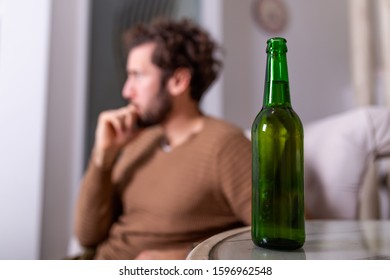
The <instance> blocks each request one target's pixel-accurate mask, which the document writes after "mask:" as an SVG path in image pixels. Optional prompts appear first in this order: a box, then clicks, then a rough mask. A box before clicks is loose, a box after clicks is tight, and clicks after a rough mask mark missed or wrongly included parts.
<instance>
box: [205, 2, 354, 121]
mask: <svg viewBox="0 0 390 280" xmlns="http://www.w3.org/2000/svg"><path fill="white" fill-rule="evenodd" d="M205 2H206V3H207V5H208V6H207V7H206V8H205V9H206V10H207V11H208V13H209V14H210V13H211V14H212V13H214V14H215V16H214V18H213V17H212V16H209V20H208V21H207V22H206V25H207V23H209V24H210V21H211V24H213V23H212V21H213V20H214V21H215V18H219V17H220V16H219V13H220V11H218V10H215V11H212V10H210V7H211V8H212V7H213V6H214V4H209V3H208V1H205ZM217 2H219V1H217ZM283 2H284V3H286V5H287V8H288V12H289V24H288V26H287V29H286V30H285V31H284V32H282V33H280V34H269V33H266V32H265V31H263V30H261V29H260V28H258V26H257V25H256V24H255V21H254V20H253V18H252V16H251V11H252V6H251V5H252V3H253V1H252V0H240V1H236V0H223V1H221V5H222V23H221V25H222V27H221V28H220V30H222V34H221V35H220V36H219V39H221V42H222V45H223V46H224V48H225V50H226V57H225V68H224V72H223V82H222V85H221V86H220V90H221V91H222V93H220V94H221V96H222V97H221V98H220V99H221V102H222V105H221V104H219V106H222V108H219V109H218V111H219V112H223V116H224V117H225V118H226V119H228V120H229V121H231V122H233V123H236V124H237V125H239V126H241V127H242V128H249V127H250V126H251V125H252V121H253V119H254V118H255V116H256V114H257V113H258V112H259V110H260V109H261V106H262V99H263V88H264V71H265V59H266V53H265V48H266V41H267V39H268V38H270V37H273V36H283V37H285V38H286V39H287V44H288V48H289V52H288V64H289V76H290V90H291V98H292V105H293V107H294V109H295V110H296V111H297V113H298V114H299V115H300V117H301V119H302V121H303V122H310V121H312V120H315V119H318V118H321V117H324V116H327V115H330V114H333V113H338V112H341V111H344V110H346V109H348V108H350V107H352V106H353V105H354V100H353V96H352V92H351V81H350V62H349V59H350V57H349V41H348V39H349V34H348V32H349V30H348V29H349V26H348V1H347V0H343V1H340V0H327V1H309V0H283ZM206 3H205V4H206ZM205 4H204V5H205ZM206 20H207V19H206ZM205 101H206V102H207V101H208V100H205ZM205 106H206V107H210V106H208V105H207V104H205ZM211 107H212V106H211Z"/></svg>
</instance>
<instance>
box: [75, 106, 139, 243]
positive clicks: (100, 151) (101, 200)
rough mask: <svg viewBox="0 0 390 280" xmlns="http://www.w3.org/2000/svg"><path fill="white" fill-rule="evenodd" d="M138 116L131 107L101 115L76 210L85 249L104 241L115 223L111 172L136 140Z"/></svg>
mask: <svg viewBox="0 0 390 280" xmlns="http://www.w3.org/2000/svg"><path fill="white" fill-rule="evenodd" d="M136 120H137V116H136V114H135V110H134V108H132V107H131V106H130V105H129V106H126V107H123V108H120V109H117V110H111V111H105V112H102V113H101V114H100V115H99V119H98V125H97V128H96V132H95V144H94V148H93V152H92V156H91V159H90V162H89V165H88V169H87V171H86V173H85V175H84V178H83V180H82V183H81V188H80V194H79V199H78V202H77V206H76V218H75V228H76V235H77V237H78V238H79V241H80V243H81V245H83V246H95V245H97V244H98V243H100V242H101V241H103V240H104V239H105V238H106V236H107V234H108V231H109V230H110V227H111V224H112V223H113V216H114V215H113V214H114V207H115V206H117V205H116V204H117V203H119V202H115V201H114V192H115V190H114V183H113V180H112V170H113V169H114V164H115V160H116V158H117V157H118V154H119V152H120V151H121V150H122V149H123V147H124V146H125V145H126V144H127V143H129V141H131V140H132V139H134V138H135V137H136V135H137V134H138V131H136V129H135V123H136Z"/></svg>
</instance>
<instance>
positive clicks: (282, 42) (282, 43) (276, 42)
mask: <svg viewBox="0 0 390 280" xmlns="http://www.w3.org/2000/svg"><path fill="white" fill-rule="evenodd" d="M271 52H278V53H286V52H287V40H286V39H285V38H281V37H275V38H271V39H269V40H268V41H267V53H271Z"/></svg>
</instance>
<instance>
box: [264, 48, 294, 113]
mask: <svg viewBox="0 0 390 280" xmlns="http://www.w3.org/2000/svg"><path fill="white" fill-rule="evenodd" d="M267 52H268V54H267V68H266V74H265V85H264V99H263V106H264V107H291V100H290V86H289V80H288V69H287V55H286V52H285V51H277V50H275V51H269V50H268V51H267Z"/></svg>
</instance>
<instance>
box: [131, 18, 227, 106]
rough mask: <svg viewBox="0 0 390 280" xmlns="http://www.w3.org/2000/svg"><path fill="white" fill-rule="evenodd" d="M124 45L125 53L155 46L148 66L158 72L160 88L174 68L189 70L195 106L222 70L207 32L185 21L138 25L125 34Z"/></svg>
mask: <svg viewBox="0 0 390 280" xmlns="http://www.w3.org/2000/svg"><path fill="white" fill-rule="evenodd" d="M124 42H125V47H126V51H127V52H126V53H129V52H130V51H131V49H132V48H134V47H137V46H140V45H142V44H145V43H149V42H154V43H156V49H155V51H154V54H153V56H152V62H153V63H154V64H155V65H156V66H158V67H159V68H160V69H161V70H162V73H163V76H162V81H161V83H162V86H165V85H166V82H167V81H168V79H169V78H170V77H171V76H172V75H173V73H174V72H175V70H177V69H178V68H186V69H189V70H190V73H191V83H190V87H191V97H192V99H193V100H195V101H198V102H199V101H200V100H201V98H202V95H203V94H204V92H205V91H206V90H207V89H208V87H209V86H210V85H211V84H212V83H213V82H214V81H215V79H216V78H217V76H218V74H219V72H220V69H221V68H222V62H221V60H220V59H218V57H217V55H218V51H220V47H219V46H218V45H217V43H216V42H214V41H213V39H212V38H211V37H210V35H209V34H208V32H206V31H205V30H203V29H201V28H200V27H199V26H197V25H196V24H194V23H193V22H192V21H191V20H189V19H183V20H181V21H172V20H167V19H157V20H154V21H152V22H151V23H150V24H138V25H136V26H135V27H133V28H132V29H131V30H129V31H128V32H127V33H125V37H124Z"/></svg>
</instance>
